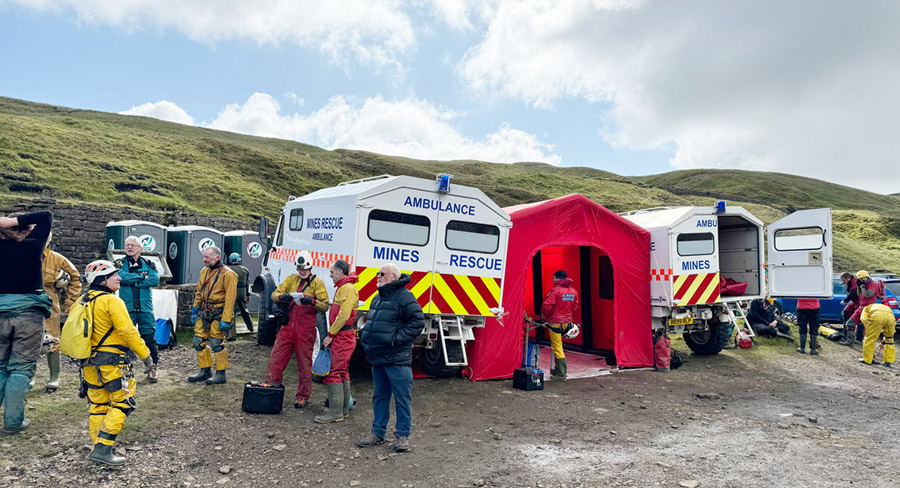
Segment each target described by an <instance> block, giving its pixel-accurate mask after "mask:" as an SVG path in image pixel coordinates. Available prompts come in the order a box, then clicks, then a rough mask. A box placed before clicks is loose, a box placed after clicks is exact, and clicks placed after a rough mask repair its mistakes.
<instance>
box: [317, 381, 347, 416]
mask: <svg viewBox="0 0 900 488" xmlns="http://www.w3.org/2000/svg"><path fill="white" fill-rule="evenodd" d="M325 387H326V388H327V389H328V409H327V412H325V414H324V415H317V416H316V422H318V423H320V424H328V423H331V422H343V421H344V387H343V383H334V384H330V385H325Z"/></svg>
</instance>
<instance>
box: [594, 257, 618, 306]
mask: <svg viewBox="0 0 900 488" xmlns="http://www.w3.org/2000/svg"><path fill="white" fill-rule="evenodd" d="M613 288H614V287H613V268H612V262H611V261H610V260H609V256H600V283H599V286H598V287H597V291H598V296H599V298H601V299H604V300H612V299H613Z"/></svg>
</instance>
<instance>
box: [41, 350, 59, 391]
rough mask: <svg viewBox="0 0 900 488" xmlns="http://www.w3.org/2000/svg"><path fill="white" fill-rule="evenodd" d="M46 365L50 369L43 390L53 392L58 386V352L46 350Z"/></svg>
mask: <svg viewBox="0 0 900 488" xmlns="http://www.w3.org/2000/svg"><path fill="white" fill-rule="evenodd" d="M47 367H48V368H49V369H50V380H49V381H47V386H45V387H44V391H46V392H47V393H53V392H54V391H56V390H57V388H59V353H58V352H48V353H47Z"/></svg>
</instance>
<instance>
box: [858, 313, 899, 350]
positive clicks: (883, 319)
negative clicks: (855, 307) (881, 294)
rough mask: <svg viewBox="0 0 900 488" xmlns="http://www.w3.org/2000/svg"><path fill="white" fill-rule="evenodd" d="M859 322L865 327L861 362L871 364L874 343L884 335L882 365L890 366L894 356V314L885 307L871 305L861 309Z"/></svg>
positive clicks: (895, 323) (895, 325)
mask: <svg viewBox="0 0 900 488" xmlns="http://www.w3.org/2000/svg"><path fill="white" fill-rule="evenodd" d="M861 320H862V323H863V325H865V326H866V337H865V339H863V362H865V363H866V364H872V359H873V358H874V357H875V341H877V340H878V336H880V335H881V334H884V364H885V365H891V364H893V362H894V359H895V356H896V350H895V349H894V332H895V330H896V327H897V322H896V320H894V312H893V311H892V310H891V308H890V307H888V306H887V305H882V304H880V303H873V304H872V305H866V307H865V308H863V311H862V316H861Z"/></svg>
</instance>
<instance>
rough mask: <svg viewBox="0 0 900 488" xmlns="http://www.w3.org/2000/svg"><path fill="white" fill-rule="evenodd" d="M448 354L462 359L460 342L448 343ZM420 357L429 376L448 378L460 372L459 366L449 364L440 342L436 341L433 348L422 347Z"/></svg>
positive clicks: (423, 368) (423, 369)
mask: <svg viewBox="0 0 900 488" xmlns="http://www.w3.org/2000/svg"><path fill="white" fill-rule="evenodd" d="M447 354H448V355H450V357H451V358H454V359H457V358H458V359H457V360H459V359H462V351H461V350H460V344H459V343H458V342H450V343H447ZM419 359H420V360H421V364H422V371H424V372H425V374H427V375H428V376H433V377H435V378H448V377H450V376H456V375H458V374H459V366H447V361H446V360H445V359H444V351H443V350H441V345H440V344H438V343H435V345H434V347H433V348H431V349H422V351H421V353H420V354H419Z"/></svg>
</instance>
